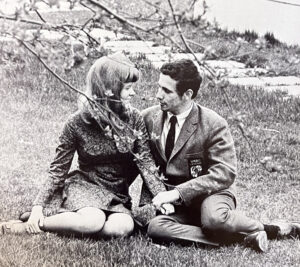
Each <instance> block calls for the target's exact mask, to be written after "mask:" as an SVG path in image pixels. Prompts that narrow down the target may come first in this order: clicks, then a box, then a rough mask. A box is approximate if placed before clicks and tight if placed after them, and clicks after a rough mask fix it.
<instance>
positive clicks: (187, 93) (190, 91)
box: [184, 89, 194, 99]
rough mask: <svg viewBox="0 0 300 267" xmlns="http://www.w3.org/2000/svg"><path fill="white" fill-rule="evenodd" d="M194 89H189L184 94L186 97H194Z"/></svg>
mask: <svg viewBox="0 0 300 267" xmlns="http://www.w3.org/2000/svg"><path fill="white" fill-rule="evenodd" d="M193 93H194V92H193V90H192V89H187V90H186V91H185V92H184V94H185V96H186V97H188V98H189V99H192V96H193Z"/></svg>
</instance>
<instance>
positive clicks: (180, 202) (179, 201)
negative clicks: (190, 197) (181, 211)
mask: <svg viewBox="0 0 300 267" xmlns="http://www.w3.org/2000/svg"><path fill="white" fill-rule="evenodd" d="M173 190H174V191H176V192H177V193H178V199H177V200H176V201H175V202H174V203H173V204H174V205H178V206H179V205H182V204H183V199H182V197H181V194H180V192H179V190H178V189H177V188H174V189H173Z"/></svg>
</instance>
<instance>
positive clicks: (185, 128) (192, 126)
mask: <svg viewBox="0 0 300 267" xmlns="http://www.w3.org/2000/svg"><path fill="white" fill-rule="evenodd" d="M198 118H199V116H198V108H197V106H196V104H195V103H193V108H192V110H191V112H190V114H189V115H188V117H187V118H186V120H185V122H184V124H183V125H182V128H181V131H180V134H179V136H178V139H177V141H176V143H175V145H174V149H173V151H172V153H171V156H170V159H171V158H172V157H173V156H174V155H175V154H176V153H177V152H178V151H179V150H180V149H181V148H182V147H183V145H184V144H185V143H186V142H187V140H188V139H189V138H190V136H191V135H192V134H193V132H194V131H195V130H196V128H197V124H198Z"/></svg>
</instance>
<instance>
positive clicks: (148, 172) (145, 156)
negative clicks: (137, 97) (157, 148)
mask: <svg viewBox="0 0 300 267" xmlns="http://www.w3.org/2000/svg"><path fill="white" fill-rule="evenodd" d="M135 115H136V116H135V117H136V118H135V130H136V131H137V132H138V133H139V138H138V139H137V140H136V141H135V152H136V154H137V155H138V157H141V159H138V160H137V161H136V165H137V167H138V169H139V172H140V174H141V176H142V178H143V181H144V183H145V185H146V186H147V187H148V189H149V191H150V193H151V194H152V195H153V196H156V195H157V194H158V193H159V192H162V191H166V187H165V185H164V184H163V182H162V181H161V180H160V177H159V174H158V171H157V167H156V165H155V162H154V159H153V156H152V154H151V151H150V146H149V136H148V132H147V129H146V126H145V123H144V120H143V118H142V116H141V115H140V113H139V112H138V111H136V113H135Z"/></svg>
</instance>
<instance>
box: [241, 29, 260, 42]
mask: <svg viewBox="0 0 300 267" xmlns="http://www.w3.org/2000/svg"><path fill="white" fill-rule="evenodd" d="M243 37H244V39H245V40H246V41H247V42H249V43H251V42H254V41H255V40H256V39H257V38H258V37H259V36H258V34H257V33H256V32H255V31H253V30H251V31H250V30H245V32H244V34H243Z"/></svg>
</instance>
